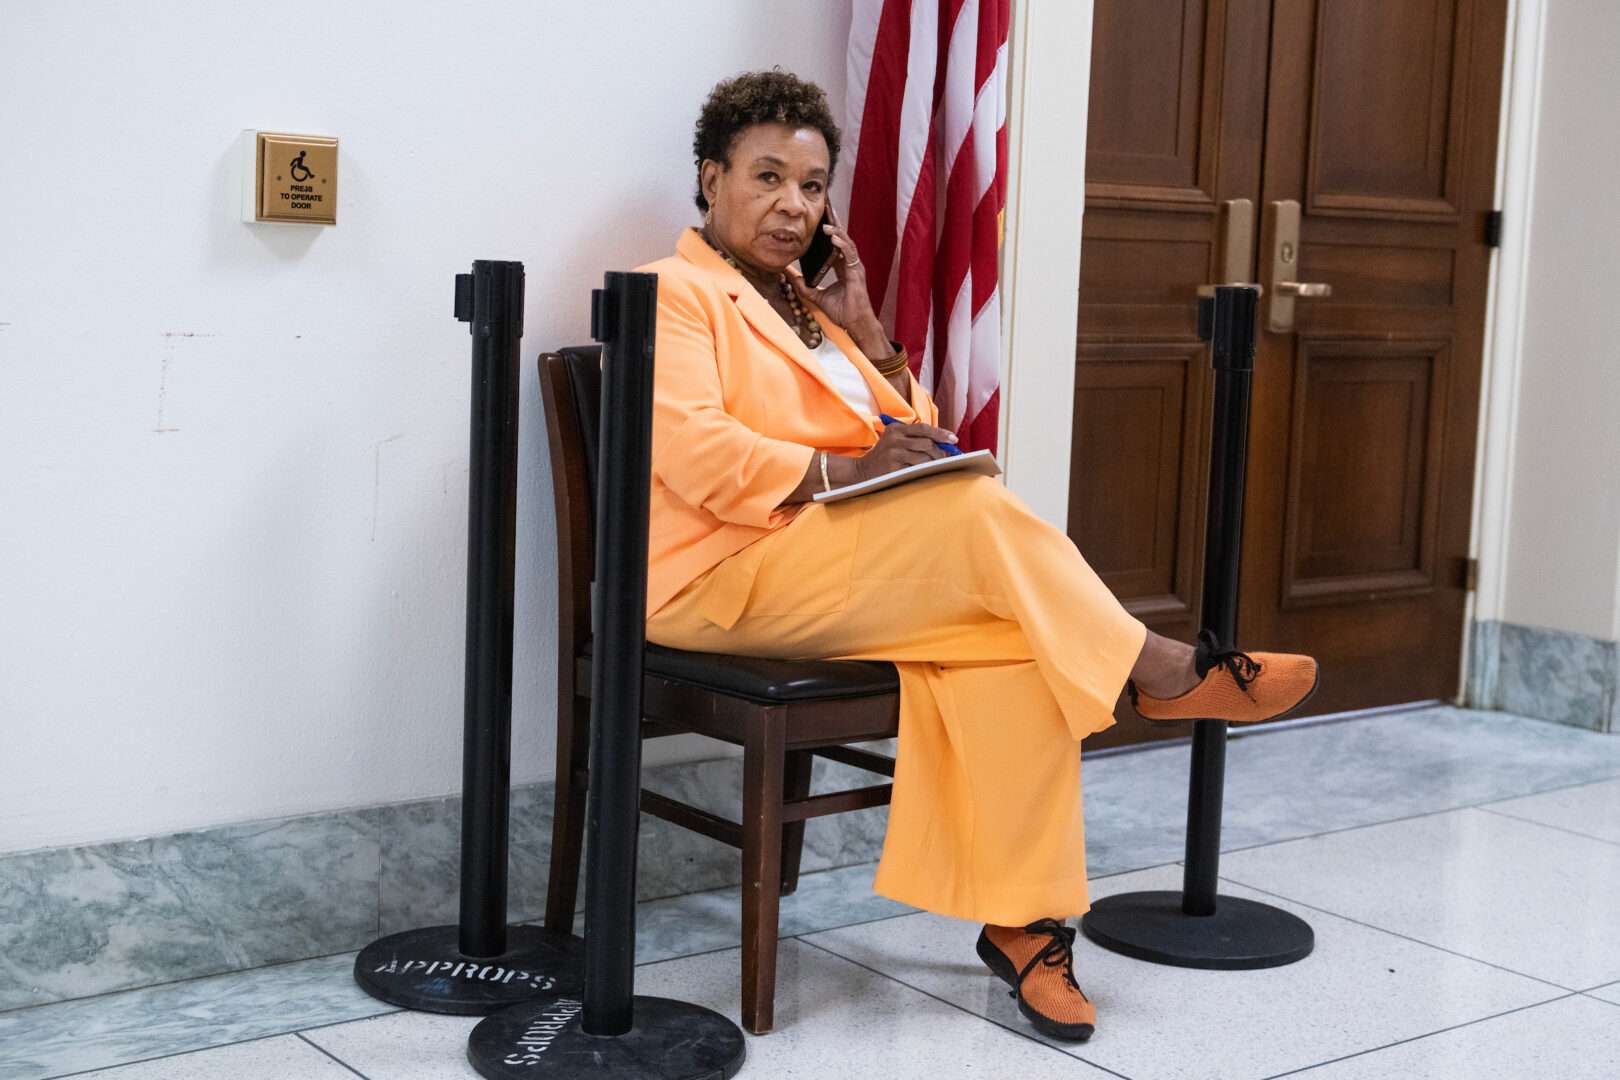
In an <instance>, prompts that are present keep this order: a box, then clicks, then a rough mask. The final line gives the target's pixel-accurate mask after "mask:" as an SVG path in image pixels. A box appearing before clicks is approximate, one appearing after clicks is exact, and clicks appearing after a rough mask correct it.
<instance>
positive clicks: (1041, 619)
mask: <svg viewBox="0 0 1620 1080" xmlns="http://www.w3.org/2000/svg"><path fill="white" fill-rule="evenodd" d="M642 269H644V270H648V271H651V272H654V273H657V274H658V275H659V289H658V327H657V367H656V374H655V379H656V388H655V404H654V415H653V479H652V513H651V527H650V535H649V540H650V553H649V568H648V570H649V572H648V605H647V610H648V611H649V612H651V614H650V615H649V617H648V621H647V636H648V638H649V639H650V640H652V641H654V642H657V643H659V644H662V645H669V646H672V647H675V648H684V649H697V650H702V651H707V652H729V653H739V654H747V655H757V656H777V657H785V658H802V657H837V658H860V659H876V660H890V661H893V662H894V663H895V665H896V667H897V668H898V670H899V673H900V745H899V751H898V753H897V755H896V770H895V778H894V795H893V801H892V803H891V805H890V810H889V826H888V833H887V836H886V838H885V840H884V847H883V858H882V861H881V863H880V864H879V866H878V873H877V880H876V883H875V886H874V887H875V888H876V890H877V891H878V892H879V893H881V894H883V895H884V896H888V897H891V898H893V899H895V900H899V901H901V902H902V903H906V904H910V905H912V906H914V907H919V908H923V909H926V910H929V911H935V912H938V913H940V914H944V915H952V916H956V917H959V918H964V919H972V920H975V921H979V922H989V923H998V924H1001V925H1009V926H1010V925H1022V924H1024V923H1028V922H1032V921H1034V920H1035V919H1038V918H1044V917H1048V916H1052V917H1058V918H1062V917H1067V916H1071V915H1077V914H1080V913H1082V912H1084V911H1085V910H1086V908H1087V901H1086V873H1085V837H1084V827H1083V824H1082V818H1081V793H1080V755H1079V751H1078V747H1077V745H1076V742H1077V740H1079V739H1081V738H1084V737H1085V736H1086V735H1089V734H1091V733H1092V732H1095V731H1101V730H1102V729H1103V728H1106V727H1108V726H1109V725H1110V724H1112V723H1113V707H1114V702H1115V700H1116V699H1117V697H1118V695H1119V692H1120V689H1121V687H1122V686H1123V685H1124V682H1125V679H1126V677H1127V675H1128V674H1129V672H1130V670H1131V667H1132V666H1133V665H1134V663H1135V661H1136V657H1137V655H1138V653H1139V652H1140V651H1141V648H1142V643H1143V641H1144V639H1145V637H1146V633H1147V631H1146V628H1145V627H1144V626H1143V625H1142V623H1141V622H1139V621H1138V620H1137V619H1135V618H1134V617H1132V616H1131V615H1130V614H1129V613H1127V612H1126V611H1125V610H1124V608H1122V607H1121V606H1120V604H1119V602H1118V601H1117V600H1115V599H1114V597H1113V595H1112V594H1111V593H1110V592H1109V591H1108V589H1107V588H1106V587H1105V586H1104V585H1103V584H1102V582H1101V581H1100V580H1099V579H1098V577H1097V575H1096V574H1095V573H1094V572H1093V571H1092V569H1091V567H1090V566H1088V565H1087V564H1086V562H1085V560H1084V559H1083V558H1082V557H1081V556H1080V553H1079V552H1078V551H1077V550H1076V549H1075V547H1074V544H1073V543H1072V542H1071V541H1070V540H1069V538H1068V537H1067V536H1066V535H1064V533H1062V532H1061V531H1060V530H1058V529H1055V528H1053V527H1052V526H1051V525H1049V524H1047V523H1046V522H1044V521H1042V520H1041V519H1040V518H1038V517H1036V516H1035V515H1034V514H1033V513H1032V512H1030V510H1029V509H1028V508H1027V507H1025V506H1024V505H1023V503H1022V502H1021V501H1019V499H1018V498H1017V497H1016V496H1014V495H1012V494H1011V493H1010V492H1008V491H1007V490H1006V488H1005V487H1003V486H1002V485H1001V484H1000V483H999V482H997V481H995V480H992V479H989V478H986V477H981V476H971V475H966V474H947V475H944V476H939V477H934V478H931V479H927V480H921V481H916V482H913V483H910V484H905V485H902V486H900V487H897V488H891V489H889V490H888V491H885V492H879V493H877V494H874V495H869V496H864V497H862V498H858V499H852V500H849V501H847V502H842V503H835V504H832V505H826V506H822V505H814V504H801V505H796V506H788V507H783V506H781V505H780V504H781V501H782V499H783V498H784V497H785V496H786V495H787V494H788V493H789V492H791V491H792V490H793V489H794V488H795V487H796V486H797V485H798V483H799V481H800V480H801V479H802V478H803V476H804V474H805V471H806V469H807V468H809V467H810V465H811V461H812V458H813V456H814V455H815V453H816V452H817V451H818V450H829V451H832V452H836V453H844V454H859V453H862V452H864V451H865V450H866V449H867V448H869V447H870V446H872V444H873V443H875V442H876V441H877V437H878V434H879V432H880V431H881V424H880V422H879V421H877V419H876V418H875V417H870V416H863V415H862V414H861V413H859V412H858V411H856V409H855V408H854V407H852V406H851V405H849V404H848V403H847V402H846V401H845V400H844V398H843V397H842V396H841V395H840V394H839V393H838V392H837V390H835V389H834V388H833V386H832V384H831V383H830V382H829V381H828V379H827V377H826V375H825V374H824V372H823V371H822V369H821V366H820V363H819V361H817V359H816V358H815V356H814V355H813V354H812V353H811V352H810V350H809V349H808V348H806V347H805V346H804V345H803V343H802V342H801V341H800V339H799V337H798V335H797V334H796V333H795V332H794V330H793V329H792V328H791V327H789V326H788V325H787V323H786V322H785V321H783V320H782V318H781V317H780V316H778V315H777V313H776V312H775V310H774V309H772V308H771V306H770V304H768V303H767V302H766V301H765V299H764V298H763V297H761V296H759V295H758V293H756V292H755V291H754V289H753V288H752V286H750V285H749V284H748V283H747V282H746V281H745V280H744V279H743V278H742V276H741V275H740V274H739V273H737V272H736V271H735V270H733V269H731V267H729V266H728V265H727V264H726V263H725V262H724V260H722V259H721V258H720V256H719V255H718V254H716V253H715V252H714V251H712V250H711V249H710V248H709V247H708V245H707V244H705V243H704V241H703V240H702V238H701V236H699V235H698V234H697V233H696V231H692V230H689V231H688V232H686V233H684V234H683V235H682V237H681V239H680V241H679V243H678V246H677V253H676V255H674V256H672V257H671V258H667V259H663V260H660V261H659V262H656V263H653V264H651V265H650V266H647V267H643V268H642ZM818 317H820V316H819V313H818ZM821 322H822V327H823V330H824V331H825V333H826V334H827V336H828V337H829V338H831V339H832V340H833V341H835V342H836V343H837V344H838V345H839V347H840V348H841V349H842V350H843V351H844V353H845V354H846V355H847V356H848V357H849V358H850V359H851V361H852V362H853V363H855V365H856V367H857V369H858V370H859V371H860V372H861V373H862V374H863V375H864V376H865V377H866V380H867V383H868V385H869V386H870V387H871V388H872V391H873V393H874V394H875V395H876V397H877V400H878V404H879V407H880V408H881V409H882V410H883V411H885V412H887V413H889V414H890V415H893V416H895V417H898V418H899V419H902V420H921V421H923V422H928V423H934V422H936V419H937V411H936V410H935V408H934V405H933V402H932V401H930V400H929V398H928V396H927V394H926V393H925V392H924V391H923V390H922V388H921V387H919V386H918V385H917V384H916V382H915V380H913V382H912V387H911V400H910V401H905V400H903V399H902V398H901V397H900V395H899V394H897V393H896V392H895V391H894V389H893V388H892V387H891V386H890V385H889V384H888V382H887V380H885V379H884V378H883V377H882V376H880V375H878V374H877V371H876V369H875V368H873V367H872V366H871V364H870V363H869V362H867V360H866V359H865V357H864V356H863V355H862V354H861V352H860V350H859V349H857V348H856V347H855V346H854V343H853V342H851V341H850V339H849V337H848V335H846V334H845V333H844V332H843V331H842V330H841V329H840V328H838V327H836V326H834V325H832V324H831V323H830V322H828V321H827V320H826V319H825V318H821Z"/></svg>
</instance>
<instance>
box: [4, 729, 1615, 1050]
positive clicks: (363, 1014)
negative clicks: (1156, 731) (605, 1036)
mask: <svg viewBox="0 0 1620 1080" xmlns="http://www.w3.org/2000/svg"><path fill="white" fill-rule="evenodd" d="M1186 765H1187V752H1186V750H1185V748H1182V747H1172V748H1164V749H1156V750H1151V751H1144V752H1140V753H1132V754H1123V755H1118V756H1108V757H1100V758H1094V759H1091V760H1088V761H1087V763H1086V767H1085V782H1086V789H1087V824H1088V832H1089V834H1090V836H1089V841H1090V850H1089V856H1088V857H1089V862H1090V867H1091V871H1092V874H1093V894H1094V896H1098V897H1100V896H1105V895H1108V894H1110V893H1114V892H1120V891H1126V890H1134V889H1141V888H1174V887H1175V886H1176V885H1177V884H1178V883H1179V879H1180V874H1179V870H1178V868H1177V866H1176V865H1175V860H1176V859H1177V858H1178V857H1179V856H1180V854H1181V839H1182V836H1181V834H1182V828H1183V824H1184V823H1183V820H1182V818H1183V815H1184V813H1185V783H1186ZM1226 817H1227V821H1226V826H1227V827H1226V832H1225V841H1226V843H1225V848H1226V854H1225V855H1224V856H1223V860H1222V867H1221V870H1222V877H1223V883H1222V891H1223V892H1224V893H1228V894H1231V895H1235V896H1247V897H1252V898H1257V899H1262V900H1266V901H1268V902H1270V903H1274V904H1276V905H1278V906H1280V907H1283V908H1285V909H1287V910H1289V911H1292V912H1294V913H1295V914H1298V915H1300V916H1301V917H1303V918H1305V919H1306V920H1307V921H1309V922H1310V923H1311V925H1312V927H1313V928H1314V930H1315V932H1316V949H1315V951H1314V952H1313V953H1312V955H1311V956H1310V957H1308V958H1307V959H1305V960H1304V961H1302V962H1300V963H1298V964H1294V965H1292V966H1289V967H1284V968H1277V969H1272V970H1268V971H1254V972H1206V971H1191V970H1185V969H1177V968H1166V967H1157V966H1154V965H1150V964H1144V963H1139V962H1137V961H1133V960H1129V959H1126V958H1124V957H1120V956H1117V955H1115V954H1112V953H1108V952H1105V951H1103V950H1101V949H1099V948H1097V947H1096V946H1094V945H1092V944H1090V943H1089V942H1087V941H1085V940H1084V939H1083V938H1082V939H1081V940H1080V941H1079V943H1078V944H1077V947H1076V952H1077V957H1078V959H1077V964H1076V967H1077V970H1078V972H1079V975H1080V978H1081V981H1082V984H1083V985H1084V986H1085V987H1086V988H1087V990H1088V992H1089V993H1090V994H1091V995H1092V997H1093V998H1094V999H1095V1000H1096V1002H1097V1004H1098V1008H1099V1011H1100V1021H1099V1028H1098V1032H1097V1034H1096V1035H1095V1036H1094V1037H1093V1038H1092V1040H1091V1041H1090V1042H1088V1043H1085V1044H1079V1045H1075V1044H1058V1043H1052V1042H1049V1041H1048V1040H1045V1039H1042V1038H1040V1037H1039V1036H1037V1035H1035V1034H1034V1033H1033V1032H1032V1031H1031V1030H1030V1029H1029V1028H1028V1026H1027V1025H1026V1024H1025V1023H1024V1021H1023V1020H1022V1019H1021V1018H1020V1017H1019V1015H1018V1013H1017V1011H1016V1007H1015V1005H1014V1003H1013V1002H1012V1001H1011V1000H1010V999H1009V998H1008V997H1007V995H1006V993H1005V989H1004V988H1003V987H1002V986H1001V985H1000V984H999V983H997V982H996V981H995V980H993V979H992V978H991V977H990V976H989V975H988V974H987V973H986V972H985V971H984V969H983V967H982V965H981V964H980V963H979V961H978V960H977V959H976V958H975V956H974V955H973V940H974V937H975V935H976V934H977V931H978V928H977V927H976V926H973V925H970V924H967V923H963V922H959V921H956V920H951V919H946V918H942V917H939V916H935V915H932V914H928V913H925V912H916V911H912V910H911V909H908V908H905V907H902V906H901V905H898V904H894V903H892V902H890V901H887V900H884V899H882V898H881V897H876V896H874V895H872V894H871V891H870V885H871V877H872V867H870V866H857V867H848V868H844V869H841V870H833V871H828V872H825V873H821V874H815V875H811V876H808V877H806V878H805V879H804V881H803V883H802V884H801V887H800V890H799V892H798V894H797V895H795V896H793V897H790V898H788V899H787V900H786V901H784V906H783V917H782V929H783V933H784V935H786V936H787V937H788V940H785V941H784V942H783V945H782V949H781V955H780V958H779V968H778V992H777V1009H776V1015H777V1030H776V1031H775V1032H774V1033H773V1034H771V1035H769V1036H766V1037H763V1038H752V1037H751V1038H749V1039H748V1060H747V1064H746V1065H745V1066H744V1069H743V1072H742V1074H741V1075H743V1076H745V1077H747V1076H756V1077H765V1078H771V1080H776V1078H793V1077H810V1076H817V1077H820V1076H825V1075H841V1076H847V1077H880V1076H881V1077H885V1078H888V1077H893V1078H897V1080H902V1078H909V1077H985V1078H992V1080H999V1078H1001V1077H1047V1076H1051V1077H1076V1078H1086V1077H1107V1076H1116V1077H1129V1078H1136V1080H1147V1078H1167V1080H1168V1078H1180V1077H1185V1078H1191V1080H1211V1078H1226V1077H1232V1078H1240V1077H1241V1078H1250V1077H1252V1078H1261V1077H1273V1076H1284V1075H1304V1076H1307V1077H1309V1078H1311V1080H1316V1078H1318V1077H1320V1078H1321V1080H1368V1078H1392V1080H1393V1078H1401V1080H1408V1078H1452V1077H1455V1078H1459V1080H1498V1078H1499V1080H1532V1078H1533V1080H1540V1078H1549V1080H1553V1078H1556V1080H1585V1078H1592V1080H1598V1078H1603V1080H1612V1078H1613V1077H1616V1076H1620V925H1617V923H1620V920H1617V916H1620V909H1617V901H1616V897H1620V738H1617V737H1614V736H1602V735H1595V734H1592V733H1589V732H1585V731H1579V730H1576V729H1572V728H1563V727H1558V726H1556V725H1550V724H1544V723H1538V722H1535V721H1528V720H1521V719H1518V718H1514V717H1508V716H1503V715H1500V714H1490V713H1474V712H1467V711H1463V710H1457V709H1449V708H1434V709H1427V710H1421V711H1415V712H1407V713H1401V714H1392V715H1385V716H1379V717H1372V718H1366V719H1358V720H1351V721H1346V722H1342V723H1337V724H1332V725H1325V726H1319V727H1310V728H1300V729H1294V730H1288V731H1277V732H1262V733H1254V734H1253V735H1250V736H1246V737H1243V738H1239V739H1234V740H1233V742H1232V744H1231V749H1230V755H1229V767H1228V776H1227V815H1226ZM738 923H739V920H738V914H737V890H735V889H731V890H720V891H718V892H714V893H704V894H698V895H695V896H686V897H676V898H673V899H669V900H661V901H654V902H652V903H649V904H644V905H642V906H641V909H640V913H639V922H638V926H639V930H638V940H637V959H638V962H639V963H640V964H641V967H640V968H639V969H638V975H637V990H638V992H640V993H646V994H654V995H663V996H669V997H675V998H679V999H681V1000H685V1001H691V1002H696V1003H699V1004H702V1005H706V1006H708V1007H710V1008H713V1009H716V1010H719V1011H720V1012H722V1013H725V1014H727V1015H730V1016H733V1017H735V1016H736V1014H737V1008H738V952H737V948H736V942H737V940H738V936H739V929H738ZM352 962H353V957H352V954H351V955H345V956H334V957H327V958H323V959H318V960H308V961H302V962H300V963H295V964H285V965H280V966H278V967H273V968H262V969H258V970H256V971H249V972H242V973H239V974H235V975H225V976H218V977H215V978H211V979H199V980H194V981H191V982H185V983H176V984H172V985H168V986H160V987H151V988H147V989H143V990H133V991H128V992H125V993H119V994H109V995H105V996H102V997H98V998H88V999H83V1000H79V1001H68V1002H62V1003H59V1004H54V1005H43V1006H37V1007H33V1008H28V1009H18V1010H13V1011H11V1012H0V1080H25V1078H26V1080H34V1078H44V1077H55V1076H67V1075H78V1074H84V1073H87V1072H92V1071H94V1072H95V1075H97V1076H98V1077H106V1078H109V1080H158V1078H163V1080H169V1078H175V1080H190V1078H203V1077H224V1078H230V1080H271V1078H276V1080H280V1078H305V1077H309V1078H322V1077H334V1078H337V1077H345V1076H347V1077H351V1078H352V1077H354V1076H356V1075H359V1076H363V1077H369V1078H372V1080H414V1078H418V1077H421V1078H429V1077H431V1078H440V1077H471V1076H474V1075H475V1074H474V1073H473V1072H472V1070H471V1068H470V1067H469V1066H468V1065H467V1062H466V1056H465V1046H466V1038H467V1033H468V1031H470V1030H471V1028H472V1026H473V1024H474V1023H475V1022H476V1020H474V1019H470V1018H455V1017H436V1016H428V1015H424V1014H418V1013H405V1012H399V1011H397V1010H393V1009H391V1008H390V1007H388V1006H385V1005H382V1004H380V1003H378V1002H376V1001H373V1000H372V999H370V998H368V997H366V996H365V995H364V994H362V993H361V992H360V991H359V990H358V989H356V988H355V986H354V983H353V981H352V979H351V978H350V974H349V972H350V968H351V965H352Z"/></svg>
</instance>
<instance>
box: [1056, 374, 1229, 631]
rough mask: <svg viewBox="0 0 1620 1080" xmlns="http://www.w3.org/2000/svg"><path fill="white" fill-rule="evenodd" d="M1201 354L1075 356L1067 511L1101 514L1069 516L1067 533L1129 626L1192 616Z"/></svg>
mask: <svg viewBox="0 0 1620 1080" xmlns="http://www.w3.org/2000/svg"><path fill="white" fill-rule="evenodd" d="M1203 359H1204V350H1203V349H1202V348H1199V347H1196V346H1193V345H1189V344H1186V343H1183V344H1181V345H1116V346H1111V347H1109V346H1082V347H1081V349H1080V363H1079V366H1078V368H1077V371H1076V375H1077V377H1076V379H1075V434H1076V437H1077V438H1079V439H1081V440H1083V443H1082V445H1081V446H1080V447H1078V448H1077V450H1076V451H1075V453H1076V456H1077V457H1078V458H1080V459H1081V460H1085V461H1088V462H1093V463H1097V464H1098V465H1099V466H1100V467H1097V468H1090V469H1084V470H1075V471H1073V472H1071V473H1070V493H1069V505H1070V506H1072V507H1100V508H1105V509H1102V510H1100V511H1098V512H1096V513H1092V514H1087V515H1075V516H1071V520H1070V524H1069V531H1070V534H1071V535H1072V536H1073V537H1074V540H1075V543H1076V544H1077V545H1079V547H1080V549H1081V550H1082V551H1084V552H1085V553H1086V556H1087V558H1088V559H1089V560H1090V561H1091V565H1092V566H1093V568H1095V569H1096V570H1097V571H1098V572H1099V573H1100V574H1101V575H1102V577H1103V580H1104V581H1106V582H1107V583H1108V587H1109V588H1110V589H1112V590H1113V591H1114V595H1116V596H1118V597H1120V598H1121V599H1122V600H1125V601H1126V602H1127V603H1128V604H1129V605H1130V607H1131V609H1132V611H1134V612H1135V613H1136V615H1137V617H1139V618H1150V617H1151V618H1164V617H1167V616H1174V617H1180V618H1183V619H1185V618H1187V617H1189V616H1190V615H1192V613H1193V612H1194V610H1195V608H1194V602H1195V594H1194V591H1193V583H1194V582H1195V581H1196V580H1197V575H1196V570H1197V565H1198V564H1197V561H1196V559H1195V556H1196V553H1197V543H1198V530H1197V525H1198V521H1197V515H1196V514H1192V513H1183V512H1182V507H1184V506H1194V507H1197V506H1200V505H1202V503H1201V501H1200V492H1199V490H1198V487H1199V484H1198V480H1199V478H1198V475H1197V465H1198V462H1199V460H1200V455H1199V453H1198V447H1199V445H1200V443H1201V440H1200V439H1199V438H1198V435H1199V433H1200V432H1202V431H1203V430H1204V425H1203V423H1202V418H1201V413H1202V409H1201V408H1200V406H1201V405H1202V403H1203V395H1202V394H1192V393H1189V388H1190V387H1192V386H1199V385H1202V384H1201V382H1200V379H1199V375H1198V365H1199V364H1200V362H1202V361H1203Z"/></svg>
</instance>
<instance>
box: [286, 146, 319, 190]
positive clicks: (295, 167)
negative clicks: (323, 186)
mask: <svg viewBox="0 0 1620 1080" xmlns="http://www.w3.org/2000/svg"><path fill="white" fill-rule="evenodd" d="M308 152H309V151H307V150H300V151H298V156H297V157H295V158H293V159H292V164H291V165H290V166H288V171H289V172H291V173H292V178H293V179H294V180H296V181H298V182H299V183H300V184H302V183H303V182H304V181H305V180H308V179H309V178H310V177H312V176H314V175H315V173H314V171H313V170H311V169H310V168H309V166H307V165H305V164H304V155H305V154H306V153H308Z"/></svg>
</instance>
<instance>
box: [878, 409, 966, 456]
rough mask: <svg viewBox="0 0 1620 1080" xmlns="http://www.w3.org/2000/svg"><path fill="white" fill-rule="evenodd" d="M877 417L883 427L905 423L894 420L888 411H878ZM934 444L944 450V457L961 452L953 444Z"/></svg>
mask: <svg viewBox="0 0 1620 1080" xmlns="http://www.w3.org/2000/svg"><path fill="white" fill-rule="evenodd" d="M878 419H879V420H881V421H883V426H884V427H888V426H889V425H890V424H903V423H905V421H904V420H896V419H895V418H894V417H892V416H890V415H889V414H888V413H878ZM934 445H935V446H937V447H939V448H940V449H941V450H943V451H945V456H946V457H950V456H951V455H952V454H960V453H961V452H962V451H961V450H959V449H957V448H956V447H955V446H952V445H951V444H950V443H943V442H937V443H935V444H934Z"/></svg>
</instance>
